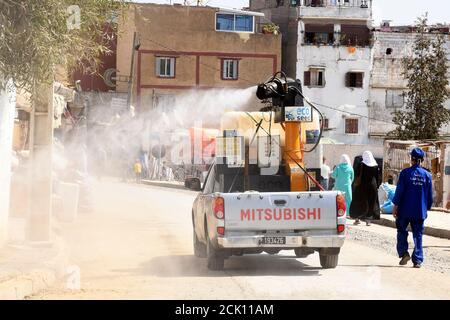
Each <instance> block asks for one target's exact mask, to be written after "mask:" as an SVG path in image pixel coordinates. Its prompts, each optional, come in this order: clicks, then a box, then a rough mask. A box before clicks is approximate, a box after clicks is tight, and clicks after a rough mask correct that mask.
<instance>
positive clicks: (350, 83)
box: [345, 72, 364, 88]
mask: <svg viewBox="0 0 450 320" xmlns="http://www.w3.org/2000/svg"><path fill="white" fill-rule="evenodd" d="M363 79H364V72H348V73H347V75H346V77H345V86H346V87H347V88H362V87H363Z"/></svg>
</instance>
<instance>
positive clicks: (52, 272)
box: [0, 240, 68, 300]
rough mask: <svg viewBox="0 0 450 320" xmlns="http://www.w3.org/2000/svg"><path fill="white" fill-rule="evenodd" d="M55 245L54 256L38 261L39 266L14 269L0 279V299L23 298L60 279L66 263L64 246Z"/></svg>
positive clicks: (46, 287) (63, 273)
mask: <svg viewBox="0 0 450 320" xmlns="http://www.w3.org/2000/svg"><path fill="white" fill-rule="evenodd" d="M57 241H58V240H57ZM56 245H57V250H58V253H57V254H56V256H54V257H53V258H51V259H50V260H48V261H45V262H42V263H39V264H40V266H39V267H36V268H32V269H31V270H29V271H25V272H22V271H18V270H14V271H12V272H11V274H12V275H11V276H9V277H8V278H7V279H3V280H0V300H23V299H25V298H27V297H29V296H31V295H34V294H37V293H38V292H40V291H42V290H44V289H48V288H50V287H52V286H53V285H55V284H56V283H57V281H58V280H60V279H62V278H63V276H64V275H65V269H66V267H67V263H68V260H67V255H66V251H65V250H66V248H65V246H64V245H63V244H61V243H60V244H56ZM36 264H37V263H36Z"/></svg>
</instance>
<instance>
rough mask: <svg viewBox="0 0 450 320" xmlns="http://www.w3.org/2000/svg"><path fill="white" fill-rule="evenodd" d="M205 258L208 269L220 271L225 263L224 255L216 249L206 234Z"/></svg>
mask: <svg viewBox="0 0 450 320" xmlns="http://www.w3.org/2000/svg"><path fill="white" fill-rule="evenodd" d="M206 255H207V256H206V258H207V266H208V269H209V270H213V271H222V270H223V268H224V265H225V257H224V256H223V255H221V254H220V252H219V251H218V250H216V249H215V248H214V247H213V245H212V244H211V241H209V237H208V235H207V236H206Z"/></svg>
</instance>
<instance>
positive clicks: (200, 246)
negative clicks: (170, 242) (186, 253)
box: [194, 230, 206, 258]
mask: <svg viewBox="0 0 450 320" xmlns="http://www.w3.org/2000/svg"><path fill="white" fill-rule="evenodd" d="M194 255H195V256H196V257H197V258H206V245H205V244H204V243H201V242H200V241H199V240H198V238H197V234H196V233H195V230H194Z"/></svg>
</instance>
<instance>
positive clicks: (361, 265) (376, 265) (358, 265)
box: [338, 264, 405, 268]
mask: <svg viewBox="0 0 450 320" xmlns="http://www.w3.org/2000/svg"><path fill="white" fill-rule="evenodd" d="M338 267H357V268H371V267H373V268H405V266H400V265H380V264H340V265H339V266H338Z"/></svg>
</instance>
